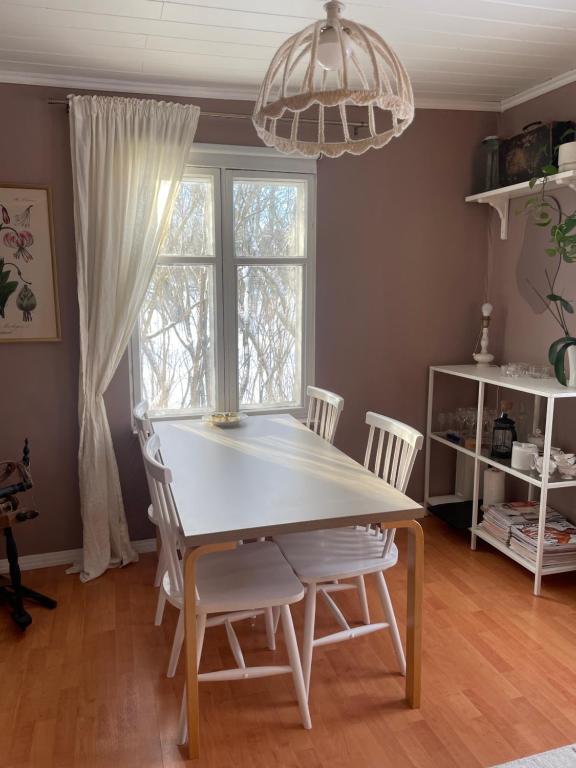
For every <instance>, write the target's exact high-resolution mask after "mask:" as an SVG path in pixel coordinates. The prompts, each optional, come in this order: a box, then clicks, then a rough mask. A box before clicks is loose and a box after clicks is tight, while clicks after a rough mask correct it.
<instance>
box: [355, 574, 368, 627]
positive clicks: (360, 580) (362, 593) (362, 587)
mask: <svg viewBox="0 0 576 768" xmlns="http://www.w3.org/2000/svg"><path fill="white" fill-rule="evenodd" d="M356 584H357V587H358V597H359V598H360V608H361V610H362V621H363V622H364V624H370V609H369V608H368V598H367V596H366V583H365V582H364V576H357V577H356Z"/></svg>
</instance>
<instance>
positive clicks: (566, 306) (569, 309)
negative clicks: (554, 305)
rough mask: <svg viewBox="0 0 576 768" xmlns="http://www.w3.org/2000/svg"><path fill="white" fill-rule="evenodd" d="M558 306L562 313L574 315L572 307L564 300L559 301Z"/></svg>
mask: <svg viewBox="0 0 576 768" xmlns="http://www.w3.org/2000/svg"><path fill="white" fill-rule="evenodd" d="M560 304H561V306H562V309H563V310H564V312H568V313H570V314H571V315H573V314H574V307H573V306H572V304H570V302H569V301H566V299H560Z"/></svg>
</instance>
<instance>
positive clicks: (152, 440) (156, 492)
mask: <svg viewBox="0 0 576 768" xmlns="http://www.w3.org/2000/svg"><path fill="white" fill-rule="evenodd" d="M159 454H160V438H159V437H158V435H151V436H150V437H149V438H148V439H147V440H146V443H145V444H144V450H143V457H144V467H145V469H146V477H147V478H148V482H149V485H150V494H151V496H152V504H153V506H154V518H155V520H156V521H157V525H158V528H159V529H160V537H161V539H162V554H163V556H164V557H165V558H166V559H165V562H166V565H167V568H168V573H169V575H170V584H171V591H172V592H177V593H179V594H183V591H184V579H183V575H182V564H181V561H180V557H179V555H178V551H179V549H180V550H181V549H182V547H181V544H180V531H179V527H178V516H177V514H176V508H175V506H174V500H173V498H172V491H171V490H170V484H171V483H172V472H171V471H170V469H169V468H168V467H165V466H164V464H162V462H161V461H160V456H159Z"/></svg>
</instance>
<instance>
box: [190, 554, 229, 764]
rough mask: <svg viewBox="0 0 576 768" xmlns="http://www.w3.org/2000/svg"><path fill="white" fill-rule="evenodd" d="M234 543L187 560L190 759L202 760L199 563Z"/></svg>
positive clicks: (192, 556) (194, 555)
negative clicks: (199, 704)
mask: <svg viewBox="0 0 576 768" xmlns="http://www.w3.org/2000/svg"><path fill="white" fill-rule="evenodd" d="M235 546H236V544H235V543H232V542H230V543H228V542H225V543H222V544H207V545H205V546H202V547H196V548H195V549H190V550H188V552H187V553H186V556H185V560H184V626H185V637H184V649H185V653H186V694H187V701H186V717H187V720H188V759H189V760H196V759H197V758H199V757H200V711H199V707H198V659H197V657H196V563H197V561H198V559H199V558H200V557H202V556H203V555H207V554H209V553H210V552H221V551H222V550H225V549H234V548H235Z"/></svg>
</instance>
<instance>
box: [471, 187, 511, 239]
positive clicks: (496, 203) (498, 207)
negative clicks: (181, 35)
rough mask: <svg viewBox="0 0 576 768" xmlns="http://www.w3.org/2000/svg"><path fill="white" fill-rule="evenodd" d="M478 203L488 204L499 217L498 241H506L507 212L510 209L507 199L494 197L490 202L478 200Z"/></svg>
mask: <svg viewBox="0 0 576 768" xmlns="http://www.w3.org/2000/svg"><path fill="white" fill-rule="evenodd" d="M478 202H479V203H488V205H490V206H492V208H494V210H495V211H497V212H498V216H500V240H507V239H508V211H509V209H510V198H509V197H495V198H493V199H492V200H490V199H488V200H478Z"/></svg>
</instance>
